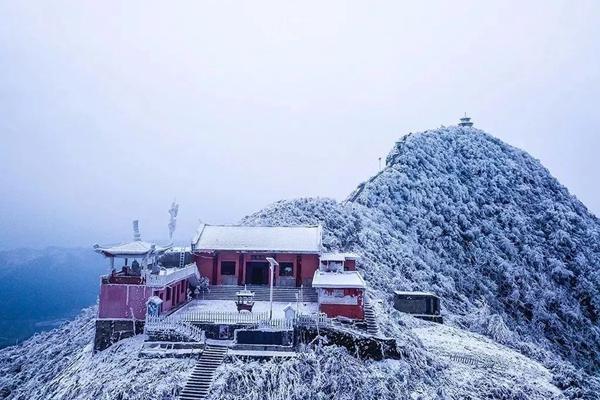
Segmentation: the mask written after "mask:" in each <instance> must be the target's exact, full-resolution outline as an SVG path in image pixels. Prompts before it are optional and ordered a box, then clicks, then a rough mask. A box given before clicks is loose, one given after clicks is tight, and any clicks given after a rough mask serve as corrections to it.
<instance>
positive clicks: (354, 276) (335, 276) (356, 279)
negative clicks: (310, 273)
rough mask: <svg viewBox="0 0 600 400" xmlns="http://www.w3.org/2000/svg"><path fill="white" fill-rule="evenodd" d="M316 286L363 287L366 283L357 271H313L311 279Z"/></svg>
mask: <svg viewBox="0 0 600 400" xmlns="http://www.w3.org/2000/svg"><path fill="white" fill-rule="evenodd" d="M312 285H313V287H316V288H356V289H364V288H365V287H366V286H367V285H366V284H365V281H364V279H363V278H362V276H360V274H359V273H358V272H357V271H344V272H323V271H315V276H314V277H313V281H312Z"/></svg>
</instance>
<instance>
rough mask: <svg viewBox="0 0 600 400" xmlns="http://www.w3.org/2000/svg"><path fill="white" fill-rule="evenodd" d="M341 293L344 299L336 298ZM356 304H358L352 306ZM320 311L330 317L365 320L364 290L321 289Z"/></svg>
mask: <svg viewBox="0 0 600 400" xmlns="http://www.w3.org/2000/svg"><path fill="white" fill-rule="evenodd" d="M336 291H337V292H338V293H339V291H341V293H339V294H341V295H342V296H343V297H339V298H337V297H335V295H334V293H335V292H336ZM350 303H356V304H350ZM319 310H320V311H321V312H324V313H325V314H327V316H328V317H331V318H333V317H337V316H343V317H347V318H353V319H363V318H364V290H363V289H356V288H344V289H333V288H331V289H330V288H325V289H319Z"/></svg>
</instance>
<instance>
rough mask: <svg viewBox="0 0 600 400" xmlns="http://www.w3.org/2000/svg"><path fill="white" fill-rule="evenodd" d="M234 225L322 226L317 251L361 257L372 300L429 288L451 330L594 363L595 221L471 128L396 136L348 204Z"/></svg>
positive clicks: (547, 178) (277, 208)
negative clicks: (438, 297)
mask: <svg viewBox="0 0 600 400" xmlns="http://www.w3.org/2000/svg"><path fill="white" fill-rule="evenodd" d="M244 222H245V223H259V224H271V223H287V224H293V223H318V222H321V223H323V224H324V227H325V231H326V238H325V244H326V246H328V247H330V248H335V249H344V250H352V251H355V252H358V253H360V254H361V255H362V256H363V258H362V261H361V263H360V264H359V268H360V269H361V270H362V271H363V273H364V274H365V277H366V279H367V280H368V282H369V284H370V286H371V287H372V288H373V289H374V291H375V293H376V296H377V297H380V298H382V299H386V300H389V297H390V294H391V293H392V291H393V290H394V289H409V290H410V289H418V290H433V291H435V292H437V293H439V294H440V295H442V297H443V298H444V300H443V306H444V310H445V313H446V316H447V317H448V318H447V320H449V321H451V322H453V323H454V324H456V325H459V326H464V327H467V328H469V329H471V330H474V331H477V332H481V333H484V334H486V335H488V336H490V337H492V338H494V339H495V340H497V341H499V342H500V343H505V344H510V345H513V347H516V348H519V349H521V351H523V352H525V353H527V354H531V355H534V356H536V357H537V358H552V354H557V355H559V356H560V357H561V358H564V359H566V360H569V361H570V362H572V363H573V364H575V365H577V366H579V367H581V368H584V369H585V370H587V371H588V372H590V373H595V372H597V371H598V370H599V367H600V325H599V322H598V313H599V311H600V294H599V293H598V288H600V273H599V272H598V270H597V268H596V265H599V264H600V263H599V261H600V242H599V240H598V239H599V238H600V223H599V221H598V219H597V218H596V217H595V216H593V215H592V214H591V213H589V212H588V210H587V209H586V207H585V206H584V205H583V204H582V203H581V202H579V201H578V200H577V199H576V198H574V197H573V196H571V195H570V194H569V193H568V191H567V189H565V188H564V187H563V186H561V185H560V183H558V181H557V180H556V179H555V178H553V177H552V176H551V175H550V174H549V172H548V171H547V170H546V169H545V168H544V167H543V166H542V165H541V164H540V163H539V162H538V161H537V160H535V159H533V158H532V157H530V156H529V155H528V154H526V153H525V152H523V151H520V150H518V149H515V148H513V147H511V146H508V145H506V144H504V143H503V142H501V141H500V140H498V139H495V138H493V137H492V136H490V135H488V134H486V133H484V132H482V131H480V130H477V129H474V128H459V127H448V128H440V129H436V130H432V131H427V132H423V133H417V134H411V135H408V136H405V137H404V138H403V139H402V140H400V141H398V142H397V143H396V145H395V147H394V148H393V149H392V151H391V152H390V154H389V156H388V158H387V165H386V168H385V169H384V170H383V171H381V172H380V173H379V174H378V175H376V176H375V177H373V178H372V179H370V180H369V181H368V182H366V183H364V184H362V185H361V186H360V187H359V188H358V189H357V190H356V191H355V192H354V193H353V194H352V195H351V197H350V199H349V200H348V201H347V202H345V203H341V204H340V203H337V202H335V201H333V200H328V199H299V200H293V201H283V202H278V203H275V204H273V205H272V206H270V207H268V208H267V209H265V210H262V211H260V212H258V213H256V214H254V215H252V216H250V217H247V218H246V219H245V220H244ZM545 351H548V353H546V354H539V353H540V352H542V353H544V352H545Z"/></svg>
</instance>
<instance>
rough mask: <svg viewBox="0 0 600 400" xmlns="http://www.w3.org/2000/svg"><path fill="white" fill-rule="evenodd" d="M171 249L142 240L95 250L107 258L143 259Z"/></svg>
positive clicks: (96, 247)
mask: <svg viewBox="0 0 600 400" xmlns="http://www.w3.org/2000/svg"><path fill="white" fill-rule="evenodd" d="M169 248H170V246H167V247H160V246H157V245H155V244H154V243H148V242H144V241H141V240H136V241H133V242H130V243H124V244H118V245H115V246H99V245H94V250H95V251H96V252H97V253H101V254H103V255H105V256H106V257H143V256H146V255H150V254H160V253H162V252H164V251H166V250H167V249H169Z"/></svg>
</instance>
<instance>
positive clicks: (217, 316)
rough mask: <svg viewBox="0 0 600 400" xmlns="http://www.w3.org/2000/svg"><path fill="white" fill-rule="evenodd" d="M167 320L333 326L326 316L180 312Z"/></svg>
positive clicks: (280, 327) (273, 325) (271, 325)
mask: <svg viewBox="0 0 600 400" xmlns="http://www.w3.org/2000/svg"><path fill="white" fill-rule="evenodd" d="M167 318H172V319H179V320H182V321H185V322H187V323H189V324H194V323H213V324H242V325H257V326H258V327H261V328H275V329H293V328H294V326H295V325H301V326H331V325H332V324H333V321H332V319H331V318H328V317H327V316H326V315H324V314H319V315H316V314H315V315H310V314H299V315H297V316H296V318H294V319H285V318H273V319H270V318H269V313H268V312H258V313H235V312H225V311H187V312H178V313H175V314H173V315H171V316H169V317H167Z"/></svg>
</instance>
